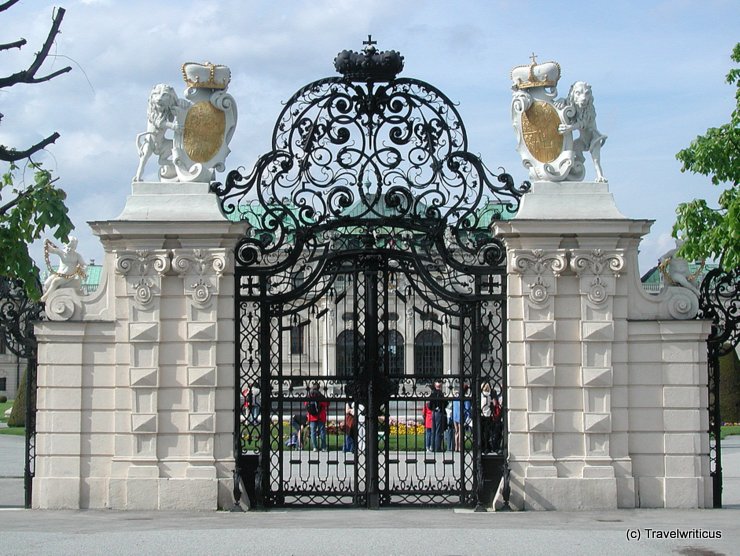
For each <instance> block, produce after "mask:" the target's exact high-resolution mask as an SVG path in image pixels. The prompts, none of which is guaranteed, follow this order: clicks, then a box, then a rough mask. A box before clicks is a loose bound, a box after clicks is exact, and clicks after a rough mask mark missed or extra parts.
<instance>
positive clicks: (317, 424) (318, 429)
mask: <svg viewBox="0 0 740 556" xmlns="http://www.w3.org/2000/svg"><path fill="white" fill-rule="evenodd" d="M304 405H305V406H306V413H307V414H308V428H309V431H310V433H311V448H312V449H313V451H314V452H318V451H319V449H321V450H322V451H326V450H327V447H326V413H327V411H328V409H329V402H328V401H327V400H326V397H324V395H323V394H322V393H321V391H320V390H319V385H318V383H316V382H314V383H312V384H311V391H310V392H309V393H308V399H307V401H306V402H305V404H304ZM319 441H320V445H319Z"/></svg>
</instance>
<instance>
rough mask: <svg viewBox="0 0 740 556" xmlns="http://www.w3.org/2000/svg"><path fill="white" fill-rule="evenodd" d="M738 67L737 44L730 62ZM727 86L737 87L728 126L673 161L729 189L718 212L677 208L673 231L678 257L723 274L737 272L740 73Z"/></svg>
mask: <svg viewBox="0 0 740 556" xmlns="http://www.w3.org/2000/svg"><path fill="white" fill-rule="evenodd" d="M730 57H731V58H732V60H733V61H734V62H736V63H738V64H740V43H738V44H736V45H735V48H734V49H733V51H732V55H731V56H730ZM727 83H729V84H730V85H733V84H734V85H735V86H736V91H735V100H736V106H735V110H733V111H732V115H731V118H730V122H729V123H727V124H725V125H722V126H720V127H712V128H709V129H708V130H707V131H706V133H705V134H704V135H700V136H698V137H697V138H696V139H694V140H693V141H692V142H691V145H690V146H689V147H688V148H686V149H683V150H682V151H680V152H679V153H678V154H677V155H676V158H677V159H678V160H679V161H680V162H681V164H682V166H681V171H682V172H686V171H689V172H694V173H697V174H703V175H705V176H710V179H711V180H712V183H713V184H714V185H720V184H729V188H728V189H726V190H725V191H723V192H722V193H721V194H720V196H719V201H718V204H719V208H716V209H715V208H711V207H710V206H709V205H708V204H707V202H706V201H705V200H703V199H694V200H693V201H691V202H688V203H681V204H680V205H679V206H678V208H677V209H676V214H677V215H678V217H677V219H676V223H675V224H674V225H673V236H674V237H677V238H681V239H683V240H684V241H685V242H684V244H683V246H682V247H681V249H680V250H679V255H681V256H683V257H684V258H686V259H689V260H700V259H708V258H714V259H718V260H719V262H720V264H721V265H722V267H723V268H725V269H726V270H731V269H735V268H739V267H740V193H739V192H738V183H740V68H733V69H731V70H730V72H729V73H728V74H727Z"/></svg>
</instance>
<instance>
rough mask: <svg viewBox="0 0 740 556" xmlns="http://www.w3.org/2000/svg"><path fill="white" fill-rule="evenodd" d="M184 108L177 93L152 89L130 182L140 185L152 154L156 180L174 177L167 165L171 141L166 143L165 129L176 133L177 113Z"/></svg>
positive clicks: (166, 87) (165, 88)
mask: <svg viewBox="0 0 740 556" xmlns="http://www.w3.org/2000/svg"><path fill="white" fill-rule="evenodd" d="M186 105H187V102H186V101H182V100H179V99H178V98H177V93H175V90H174V89H173V88H172V87H170V86H169V85H164V84H159V85H155V87H154V88H153V89H152V92H151V94H150V95H149V104H148V107H147V126H146V131H145V132H144V133H139V135H137V136H136V146H137V149H138V151H139V167H138V168H137V169H136V175H135V176H134V181H141V179H142V174H143V173H144V167H145V166H146V163H147V161H148V160H149V158H150V157H151V156H152V155H153V154H156V155H157V156H159V165H160V168H159V175H160V177H163V178H172V177H174V176H175V175H176V173H175V166H174V164H173V163H172V161H171V156H172V139H167V138H166V137H165V133H166V132H167V130H168V129H172V130H176V129H178V127H179V123H178V110H180V109H182V108H185V107H186Z"/></svg>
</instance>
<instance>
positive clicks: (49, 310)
mask: <svg viewBox="0 0 740 556" xmlns="http://www.w3.org/2000/svg"><path fill="white" fill-rule="evenodd" d="M45 310H46V316H47V317H48V319H49V320H54V321H66V320H72V318H73V317H74V316H75V314H77V315H78V316H79V315H80V312H81V310H82V303H81V298H80V295H79V293H78V292H77V291H76V290H74V289H70V288H64V289H61V290H57V291H56V292H54V293H53V294H51V295H50V296H49V299H47V300H46V305H45Z"/></svg>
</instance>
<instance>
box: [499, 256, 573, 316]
mask: <svg viewBox="0 0 740 556" xmlns="http://www.w3.org/2000/svg"><path fill="white" fill-rule="evenodd" d="M567 268H568V262H567V255H566V253H565V252H564V251H556V252H546V251H544V250H543V249H533V250H531V251H524V250H523V251H514V252H513V254H512V257H511V265H510V269H511V272H513V273H516V274H522V275H527V276H532V275H534V281H531V282H529V283H528V284H527V286H528V289H529V300H530V301H531V302H532V303H535V304H538V305H541V304H544V303H546V302H547V300H548V299H549V297H550V294H551V293H552V287H553V285H552V284H551V283H550V282H551V281H553V277H555V278H556V277H558V276H560V273H562V272H563V271H564V270H566V269H567ZM550 274H551V275H552V276H550V277H546V276H547V275H550Z"/></svg>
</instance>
